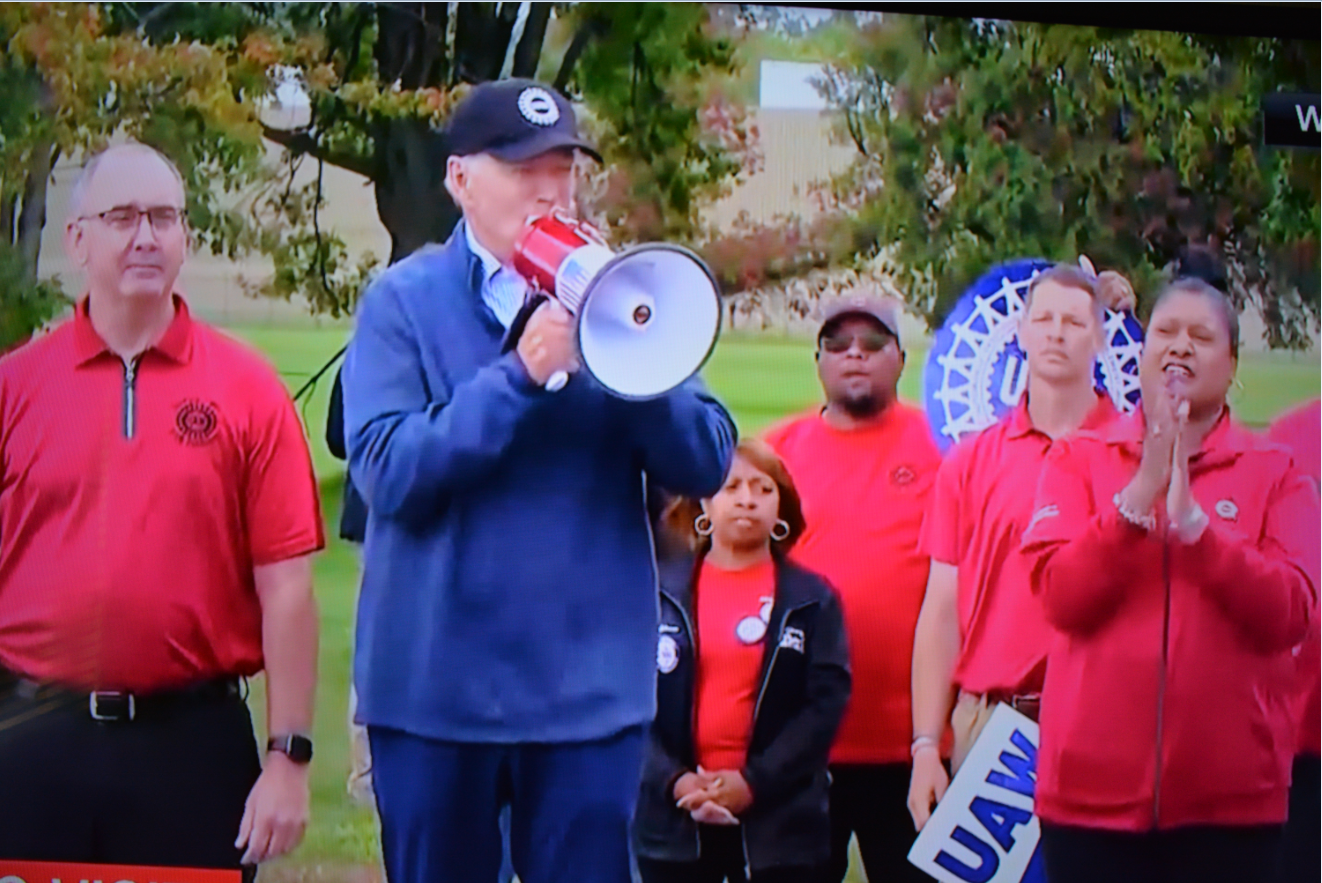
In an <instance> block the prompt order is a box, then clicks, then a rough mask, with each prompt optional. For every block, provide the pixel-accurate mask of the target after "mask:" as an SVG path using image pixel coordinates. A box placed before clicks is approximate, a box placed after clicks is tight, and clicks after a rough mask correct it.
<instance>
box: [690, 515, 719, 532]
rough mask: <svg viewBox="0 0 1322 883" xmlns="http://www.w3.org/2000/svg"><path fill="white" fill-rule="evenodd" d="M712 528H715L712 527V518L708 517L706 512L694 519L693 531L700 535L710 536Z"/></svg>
mask: <svg viewBox="0 0 1322 883" xmlns="http://www.w3.org/2000/svg"><path fill="white" fill-rule="evenodd" d="M712 530H714V528H713V527H712V523H711V519H710V518H708V517H707V513H706V512H704V513H702V514H701V515H699V516H698V517H697V518H695V519H693V532H694V533H696V534H697V535H698V536H700V537H709V536H711V532H712Z"/></svg>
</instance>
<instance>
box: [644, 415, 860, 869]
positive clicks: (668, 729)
mask: <svg viewBox="0 0 1322 883" xmlns="http://www.w3.org/2000/svg"><path fill="white" fill-rule="evenodd" d="M666 524H667V526H668V527H669V528H671V529H676V530H679V531H681V532H682V533H683V534H686V535H687V537H688V540H689V547H690V548H691V549H692V551H693V554H692V555H690V556H686V557H683V558H681V559H679V560H671V561H669V562H667V563H666V564H665V565H663V567H662V569H661V620H660V626H659V634H658V635H657V672H658V674H657V716H656V720H655V722H654V723H653V725H652V731H651V739H650V741H649V746H648V754H647V758H646V761H645V764H644V768H643V778H642V786H641V790H640V794H639V799H638V806H637V810H636V812H635V816H634V828H633V840H634V851H635V855H636V856H637V860H638V869H639V872H640V874H641V876H642V879H643V883H670V881H674V883H720V881H725V880H729V881H732V883H734V881H739V883H743V881H748V883H776V881H785V883H791V881H792V883H812V881H814V880H816V879H818V878H820V877H821V876H822V874H823V872H824V869H825V866H826V863H827V861H828V859H829V857H830V851H831V848H830V847H831V842H830V841H831V829H830V809H829V806H828V794H829V790H830V779H829V777H828V775H827V759H828V755H829V752H830V748H831V743H832V741H833V740H834V738H835V734H836V730H837V728H838V727H839V724H840V719H841V717H842V716H843V714H844V709H845V705H846V703H847V702H848V699H849V690H850V673H849V654H848V651H847V648H846V643H845V630H844V621H843V618H842V615H841V611H840V604H839V601H838V599H837V598H836V596H835V593H834V591H833V590H832V589H831V588H830V587H829V586H827V585H826V583H825V582H824V581H823V580H822V579H821V578H820V577H818V576H817V575H815V574H813V573H810V572H808V571H806V570H803V569H802V568H800V567H798V566H796V565H794V564H792V563H790V562H789V561H787V560H786V558H785V554H786V552H788V550H789V549H790V547H792V546H793V544H794V541H795V540H796V539H798V537H799V535H800V534H802V532H803V527H804V523H803V513H802V511H801V508H800V505H799V497H798V494H797V492H796V491H795V490H794V484H793V482H792V481H791V480H790V477H789V474H788V472H787V471H786V469H785V466H784V464H783V463H782V462H781V461H780V459H779V457H777V456H776V454H775V453H774V452H773V451H772V450H771V449H770V448H769V447H768V446H767V445H766V444H764V443H763V442H760V441H758V440H755V439H746V440H744V441H742V442H740V443H739V446H738V448H737V450H736V456H735V458H734V463H733V465H732V466H731V469H730V474H729V476H728V477H727V479H726V482H725V485H724V487H722V488H721V490H720V491H719V492H718V493H717V494H716V495H715V496H713V497H712V498H711V499H708V500H702V501H700V502H696V501H690V500H685V499H678V500H675V501H674V502H672V503H671V504H670V506H669V508H668V510H667V517H666Z"/></svg>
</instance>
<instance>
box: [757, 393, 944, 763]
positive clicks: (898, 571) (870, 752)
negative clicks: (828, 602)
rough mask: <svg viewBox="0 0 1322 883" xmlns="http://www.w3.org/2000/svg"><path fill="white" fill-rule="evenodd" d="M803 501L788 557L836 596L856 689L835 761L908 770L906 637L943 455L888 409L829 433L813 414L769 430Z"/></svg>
mask: <svg viewBox="0 0 1322 883" xmlns="http://www.w3.org/2000/svg"><path fill="white" fill-rule="evenodd" d="M766 440H767V442H768V443H769V444H770V445H771V446H772V447H773V448H775V449H776V451H777V452H778V453H779V454H780V456H781V458H782V459H784V461H785V464H786V466H787V467H788V469H789V471H790V474H791V476H792V477H793V479H794V484H795V486H796V487H797V489H798V491H799V496H800V497H801V498H802V500H803V514H804V518H805V520H806V521H807V529H806V530H805V532H804V534H803V537H802V539H800V540H799V542H798V544H797V545H796V546H795V547H794V551H793V552H792V553H791V557H792V558H793V559H794V560H795V561H796V562H798V563H799V564H800V565H802V566H803V567H806V568H808V569H809V570H813V571H815V572H817V573H820V574H821V575H822V576H824V577H825V578H826V579H827V580H828V581H829V582H830V583H831V585H832V586H834V587H835V589H836V591H837V592H838V593H839V596H840V602H841V607H842V609H843V611H844V616H845V632H846V635H847V637H848V640H849V655H850V665H851V666H852V668H853V675H854V688H853V693H852V696H851V698H850V702H849V707H848V709H847V710H846V712H845V717H844V721H843V722H842V723H841V726H840V732H839V735H838V736H837V737H836V742H835V746H834V748H833V749H832V752H831V762H832V763H868V764H874V763H897V762H908V760H909V743H910V737H911V734H912V729H913V725H912V721H911V718H910V702H909V694H910V668H911V664H912V659H913V633H914V627H915V626H916V625H917V623H918V611H919V610H920V609H921V607H922V604H923V593H924V591H925V590H926V588H927V576H928V571H929V569H930V559H929V558H928V556H927V555H926V554H925V553H923V552H922V551H920V550H919V548H918V535H919V531H920V530H921V528H922V523H923V516H924V514H925V513H926V511H927V505H928V499H929V498H930V496H931V490H932V485H933V481H934V479H935V477H936V471H937V468H938V467H939V466H940V463H941V454H940V452H939V451H938V450H937V447H936V444H935V442H934V441H933V440H932V434H931V430H930V429H929V428H928V424H927V418H926V416H925V415H924V414H923V412H922V411H920V410H919V409H918V408H915V407H913V406H911V405H908V404H906V403H904V402H895V403H894V404H893V405H891V406H890V407H889V408H887V409H886V411H885V412H884V413H883V414H882V416H881V417H880V418H878V419H877V420H876V421H875V422H874V423H872V424H870V425H868V426H866V427H863V428H860V429H853V430H840V429H835V428H833V427H832V426H831V425H830V424H828V423H827V422H826V421H825V420H824V419H823V418H822V416H821V414H820V412H817V411H814V412H813V413H811V414H808V415H805V416H802V417H799V418H797V419H795V420H793V421H791V422H789V423H787V424H784V425H781V426H778V427H775V428H773V429H772V430H771V431H770V432H769V433H768V434H767V437H766Z"/></svg>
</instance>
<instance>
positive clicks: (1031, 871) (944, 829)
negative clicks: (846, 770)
mask: <svg viewBox="0 0 1322 883" xmlns="http://www.w3.org/2000/svg"><path fill="white" fill-rule="evenodd" d="M1037 744H1038V729H1037V724H1035V723H1033V722H1032V721H1031V720H1029V719H1028V718H1026V717H1024V716H1023V715H1022V714H1020V713H1019V712H1017V711H1015V710H1014V709H1013V708H1011V707H1010V706H1008V705H1004V704H1002V705H998V706H996V710H995V711H994V712H992V716H991V719H990V720H988V721H987V725H986V727H984V728H983V730H982V733H981V734H979V736H978V741H976V742H974V743H973V748H972V749H971V750H970V751H969V755H968V758H967V759H966V760H965V761H964V764H963V766H961V767H960V768H959V774H958V775H957V776H955V778H954V780H952V781H951V783H950V787H949V788H948V789H947V790H946V795H945V797H943V798H941V802H940V803H939V804H937V806H936V810H935V811H934V812H933V813H932V817H931V818H930V819H928V820H927V824H926V825H924V826H923V830H922V832H921V833H920V834H919V835H918V839H917V840H915V841H914V844H913V847H912V848H911V849H910V850H909V861H910V862H911V863H913V864H914V865H915V866H917V867H918V869H919V870H921V871H923V873H925V874H928V875H929V876H931V877H932V878H933V879H935V880H940V881H941V883H1046V873H1045V871H1044V869H1043V862H1042V851H1041V850H1040V849H1039V848H1038V837H1039V835H1040V833H1041V831H1040V828H1039V827H1038V821H1037V817H1036V816H1035V815H1033V791H1034V788H1035V786H1036V785H1037Z"/></svg>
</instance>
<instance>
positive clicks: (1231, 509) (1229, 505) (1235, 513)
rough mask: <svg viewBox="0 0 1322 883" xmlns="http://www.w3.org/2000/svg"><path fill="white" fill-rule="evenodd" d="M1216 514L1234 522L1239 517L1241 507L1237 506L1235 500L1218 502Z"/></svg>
mask: <svg viewBox="0 0 1322 883" xmlns="http://www.w3.org/2000/svg"><path fill="white" fill-rule="evenodd" d="M1216 514H1217V515H1220V516H1221V517H1222V518H1224V519H1225V520H1226V521H1234V520H1235V519H1236V518H1238V517H1239V507H1238V506H1236V505H1235V501H1234V500H1217V501H1216Z"/></svg>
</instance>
